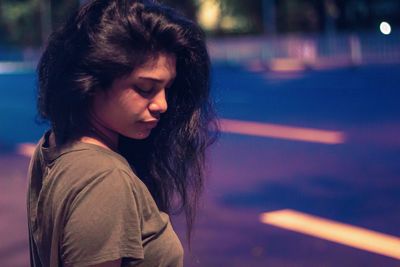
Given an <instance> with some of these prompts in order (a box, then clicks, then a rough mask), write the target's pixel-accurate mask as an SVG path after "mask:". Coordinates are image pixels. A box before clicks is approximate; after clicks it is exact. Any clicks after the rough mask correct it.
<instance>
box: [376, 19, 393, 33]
mask: <svg viewBox="0 0 400 267" xmlns="http://www.w3.org/2000/svg"><path fill="white" fill-rule="evenodd" d="M379 29H380V30H381V33H383V34H385V35H389V34H390V33H391V32H392V27H391V26H390V24H389V23H387V22H386V21H382V22H381V24H380V25H379Z"/></svg>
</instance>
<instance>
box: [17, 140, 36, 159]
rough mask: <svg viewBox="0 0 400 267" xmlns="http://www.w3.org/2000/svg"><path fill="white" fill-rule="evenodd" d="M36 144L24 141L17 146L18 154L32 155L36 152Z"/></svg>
mask: <svg viewBox="0 0 400 267" xmlns="http://www.w3.org/2000/svg"><path fill="white" fill-rule="evenodd" d="M35 148H36V144H33V143H22V144H19V145H18V146H17V154H19V155H22V156H25V157H29V158H30V157H32V156H33V153H34V152H35Z"/></svg>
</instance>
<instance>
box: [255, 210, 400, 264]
mask: <svg viewBox="0 0 400 267" xmlns="http://www.w3.org/2000/svg"><path fill="white" fill-rule="evenodd" d="M260 220H261V222H262V223H265V224H270V225H274V226H277V227H280V228H284V229H288V230H291V231H295V232H299V233H302V234H306V235H310V236H314V237H318V238H321V239H325V240H329V241H332V242H336V243H339V244H343V245H347V246H350V247H354V248H358V249H362V250H366V251H369V252H373V253H377V254H380V255H384V256H388V257H391V258H395V259H400V238H399V237H395V236H390V235H387V234H382V233H379V232H375V231H371V230H368V229H364V228H361V227H356V226H352V225H348V224H344V223H339V222H335V221H331V220H327V219H324V218H320V217H317V216H313V215H309V214H306V213H302V212H298V211H294V210H290V209H285V210H278V211H273V212H265V213H263V214H261V216H260Z"/></svg>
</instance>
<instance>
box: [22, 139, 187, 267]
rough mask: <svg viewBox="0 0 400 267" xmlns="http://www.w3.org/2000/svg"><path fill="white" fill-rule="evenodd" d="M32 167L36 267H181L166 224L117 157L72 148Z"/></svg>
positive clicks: (43, 147) (40, 156)
mask: <svg viewBox="0 0 400 267" xmlns="http://www.w3.org/2000/svg"><path fill="white" fill-rule="evenodd" d="M49 134H50V132H47V133H46V134H45V135H44V137H43V138H42V139H41V140H40V142H39V144H38V146H37V148H36V150H35V153H34V155H33V157H32V159H31V163H30V168H29V173H28V177H29V188H28V224H29V244H30V258H31V266H51V267H53V266H63V265H68V266H88V265H94V264H98V263H102V262H107V261H112V260H116V259H120V258H122V266H143V267H145V266H149V267H150V266H151V267H155V266H160V267H162V266H171V267H175V266H183V249H182V245H181V243H180V241H179V239H178V237H177V235H176V234H175V232H174V231H173V229H172V226H171V222H170V220H169V216H168V215H167V214H166V213H164V212H160V211H159V210H158V208H157V205H156V203H155V201H154V199H153V198H152V196H151V194H150V192H149V191H148V189H147V187H146V186H145V184H144V183H143V182H142V181H141V180H140V179H139V178H138V177H137V176H136V175H135V174H134V172H133V171H132V169H131V168H130V166H129V164H128V162H127V161H126V160H125V158H123V157H122V156H121V155H119V154H118V153H115V152H113V151H110V150H107V149H105V148H102V147H100V146H97V145H93V144H87V143H82V142H74V143H72V144H70V145H68V146H64V147H62V148H58V147H49V145H48V143H49V142H48V138H49Z"/></svg>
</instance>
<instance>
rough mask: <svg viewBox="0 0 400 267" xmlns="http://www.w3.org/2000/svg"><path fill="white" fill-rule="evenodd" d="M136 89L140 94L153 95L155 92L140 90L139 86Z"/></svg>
mask: <svg viewBox="0 0 400 267" xmlns="http://www.w3.org/2000/svg"><path fill="white" fill-rule="evenodd" d="M135 89H136V91H138V92H139V93H141V94H146V95H148V94H151V92H153V89H143V88H140V87H138V86H135Z"/></svg>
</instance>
